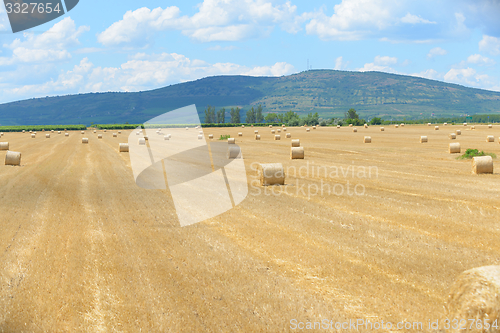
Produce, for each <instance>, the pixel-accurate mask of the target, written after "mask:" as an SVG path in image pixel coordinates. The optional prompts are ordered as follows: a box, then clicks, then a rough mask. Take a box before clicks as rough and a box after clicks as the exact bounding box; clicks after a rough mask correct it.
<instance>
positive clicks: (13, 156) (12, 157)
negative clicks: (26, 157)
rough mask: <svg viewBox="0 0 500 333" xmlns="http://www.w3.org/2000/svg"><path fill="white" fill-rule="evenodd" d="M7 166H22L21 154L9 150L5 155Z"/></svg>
mask: <svg viewBox="0 0 500 333" xmlns="http://www.w3.org/2000/svg"><path fill="white" fill-rule="evenodd" d="M5 165H21V153H19V152H15V151H9V150H8V151H7V154H6V155H5Z"/></svg>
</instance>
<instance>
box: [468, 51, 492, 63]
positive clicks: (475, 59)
mask: <svg viewBox="0 0 500 333" xmlns="http://www.w3.org/2000/svg"><path fill="white" fill-rule="evenodd" d="M467 62H468V63H471V64H478V65H494V64H495V61H494V60H493V59H490V58H488V57H484V56H482V55H480V54H472V55H470V56H469V57H468V58H467Z"/></svg>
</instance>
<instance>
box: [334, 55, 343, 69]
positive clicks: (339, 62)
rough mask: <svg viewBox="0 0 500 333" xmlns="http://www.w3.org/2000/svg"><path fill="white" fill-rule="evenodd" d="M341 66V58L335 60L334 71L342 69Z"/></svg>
mask: <svg viewBox="0 0 500 333" xmlns="http://www.w3.org/2000/svg"><path fill="white" fill-rule="evenodd" d="M343 66H344V63H343V59H342V57H338V58H337V59H335V67H334V69H336V70H341V69H342V68H343Z"/></svg>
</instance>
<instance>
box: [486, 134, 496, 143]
mask: <svg viewBox="0 0 500 333" xmlns="http://www.w3.org/2000/svg"><path fill="white" fill-rule="evenodd" d="M486 142H495V137H494V136H493V135H488V136H487V137H486Z"/></svg>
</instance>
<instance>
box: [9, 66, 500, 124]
mask: <svg viewBox="0 0 500 333" xmlns="http://www.w3.org/2000/svg"><path fill="white" fill-rule="evenodd" d="M191 104H196V107H197V109H198V112H199V113H200V115H201V117H200V118H201V120H202V121H203V114H204V112H203V111H204V109H205V107H206V106H207V105H212V106H215V107H216V110H218V109H220V108H222V107H225V108H226V115H227V116H228V115H229V109H230V108H231V107H235V106H239V107H240V108H242V109H243V111H242V113H241V114H242V119H244V115H245V112H246V110H248V108H250V107H251V106H257V105H259V104H262V106H263V109H264V112H285V111H289V110H292V111H294V112H297V113H299V114H307V113H309V112H318V113H319V114H320V115H321V116H322V117H324V118H330V117H333V116H343V115H344V112H345V111H347V110H348V109H349V108H355V109H356V110H357V111H358V113H359V114H360V115H361V116H362V117H364V118H372V117H375V116H379V117H384V118H389V119H390V118H394V119H398V118H401V119H402V118H403V117H406V118H407V119H410V118H421V117H426V118H427V117H430V116H431V113H435V115H436V116H439V117H441V116H442V117H445V116H446V117H447V116H452V115H455V116H457V115H461V114H471V115H472V114H478V113H498V112H500V93H499V92H493V91H488V90H482V89H474V88H467V87H463V86H460V85H456V84H449V83H444V82H440V81H435V80H428V79H423V78H418V77H413V76H405V75H396V74H388V73H380V72H347V71H335V70H310V71H306V72H301V73H298V74H293V75H289V76H282V77H251V76H214V77H207V78H203V79H199V80H196V81H191V82H185V83H179V84H175V85H171V86H168V87H163V88H160V89H155V90H150V91H142V92H127V93H118V92H106V93H89V94H78V95H68V96H56V97H45V98H33V99H29V100H23V101H17V102H11V103H5V104H0V124H1V125H21V124H30V125H31V124H33V125H36V124H42V125H50V124H90V123H91V122H93V123H96V124H97V123H101V124H106V123H107V124H111V123H125V122H128V123H143V122H144V121H147V120H148V119H151V118H152V117H154V116H157V115H159V114H162V113H164V112H166V111H170V110H173V109H176V108H179V107H183V106H186V105H191Z"/></svg>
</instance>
